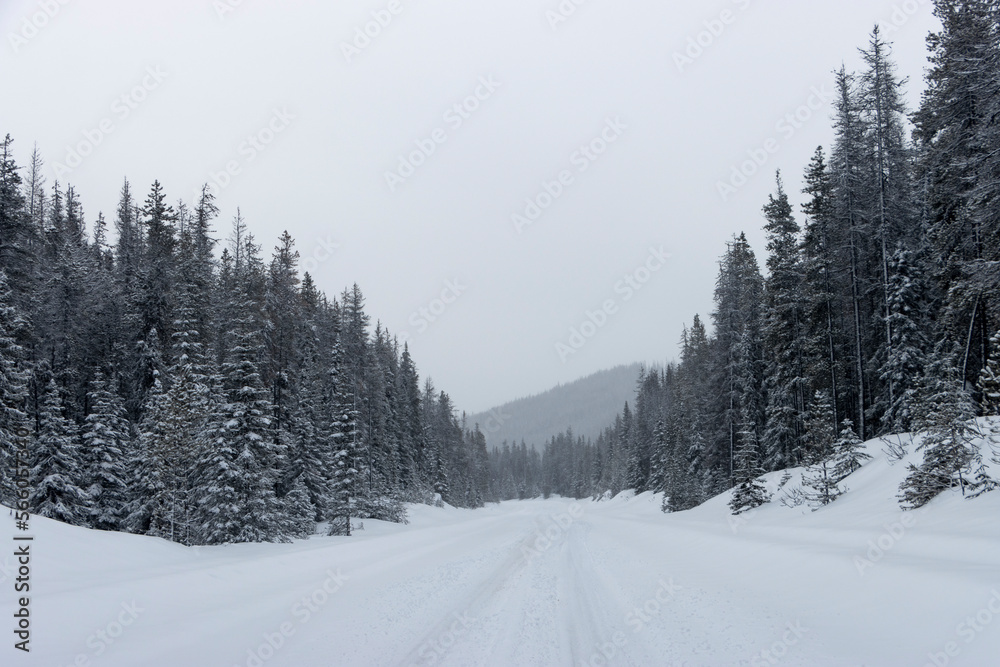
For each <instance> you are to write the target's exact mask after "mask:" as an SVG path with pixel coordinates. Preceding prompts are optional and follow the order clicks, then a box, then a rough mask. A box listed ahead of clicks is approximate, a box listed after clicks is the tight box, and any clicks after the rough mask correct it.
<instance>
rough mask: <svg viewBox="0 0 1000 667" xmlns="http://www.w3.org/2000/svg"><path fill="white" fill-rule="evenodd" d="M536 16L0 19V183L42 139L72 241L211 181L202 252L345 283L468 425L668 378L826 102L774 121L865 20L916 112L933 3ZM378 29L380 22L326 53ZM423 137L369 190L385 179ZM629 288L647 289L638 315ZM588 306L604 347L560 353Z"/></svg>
mask: <svg viewBox="0 0 1000 667" xmlns="http://www.w3.org/2000/svg"><path fill="white" fill-rule="evenodd" d="M576 2H581V0H576ZM562 5H563V6H564V7H575V5H574V4H573V2H572V0H565V1H564V2H563V3H562ZM45 7H47V8H48V9H47V10H46V9H44V8H45ZM559 7H560V2H559V0H503V1H499V0H498V1H496V2H488V3H487V2H474V1H473V2H457V1H452V2H444V1H442V0H420V1H419V2H412V1H408V0H397V1H396V2H390V0H364V1H350V2H345V1H338V2H328V1H322V2H321V1H319V0H315V1H312V2H307V1H305V0H298V1H296V0H291V1H289V0H282V1H281V2H278V1H277V0H274V1H270V2H268V1H265V0H242V2H240V0H218V1H216V2H213V0H155V1H151V0H61V2H60V1H59V0H2V3H0V34H2V37H3V44H2V45H0V76H2V80H3V88H4V93H3V99H2V101H0V132H9V133H11V134H12V135H13V137H14V139H15V141H16V142H17V143H16V156H17V158H18V160H19V162H20V163H21V164H25V163H26V162H27V158H28V156H29V154H30V151H31V146H32V143H33V142H37V143H38V145H39V148H40V150H41V151H42V154H43V155H44V157H45V159H46V162H47V165H46V166H47V176H48V178H49V183H50V184H51V182H52V181H53V180H54V179H55V178H56V175H57V173H56V172H57V169H59V167H58V165H61V164H64V165H66V167H67V169H71V170H70V171H68V172H63V173H62V175H61V177H60V181H61V182H63V183H66V182H70V183H72V184H73V185H75V186H76V187H77V189H78V190H79V191H80V193H81V195H82V199H83V204H84V208H85V211H86V213H87V217H88V221H92V220H93V219H94V218H95V217H96V215H97V213H98V212H99V211H104V213H105V214H106V215H107V217H108V218H109V219H110V218H112V217H113V212H114V206H115V202H116V200H117V195H118V190H119V188H120V185H121V182H122V180H123V178H125V177H128V178H129V179H130V181H131V182H132V184H133V186H134V187H135V189H136V190H137V191H138V192H140V193H142V195H143V197H144V196H145V193H146V192H147V191H148V188H149V185H150V184H151V183H152V181H153V180H154V179H159V180H160V181H161V182H162V183H163V184H164V186H165V188H166V189H167V192H168V194H169V195H170V197H171V198H172V199H174V200H176V199H181V198H183V199H185V200H190V199H191V198H192V193H193V192H194V191H195V189H196V188H197V187H198V186H199V185H200V184H201V183H203V182H205V181H211V180H213V178H214V176H213V175H218V174H222V173H223V172H224V171H225V170H226V167H227V164H228V165H229V166H230V167H234V169H233V170H232V171H234V172H238V173H235V175H233V176H232V177H231V179H230V182H228V183H226V178H224V177H219V178H216V179H215V180H216V182H218V183H221V184H223V185H225V187H221V188H219V189H218V203H219V205H220V208H221V210H222V216H221V217H220V219H219V221H218V234H217V236H219V237H220V238H225V237H226V236H227V235H228V227H229V223H230V220H231V218H232V216H233V215H234V214H235V212H236V207H237V206H239V207H240V208H241V209H242V212H243V215H244V217H246V219H247V220H248V222H249V224H250V226H251V229H252V230H253V231H254V233H255V234H256V235H257V238H258V240H260V241H261V242H262V243H263V245H264V247H265V249H266V250H267V252H268V254H269V253H270V250H271V248H273V246H274V245H275V241H276V239H277V236H278V235H279V234H280V233H281V231H282V230H285V229H287V230H288V231H289V232H290V233H291V234H292V235H293V236H294V237H295V238H296V240H297V242H298V248H299V250H300V252H301V254H302V259H303V261H304V263H305V264H306V265H307V268H309V269H310V270H311V272H312V273H313V274H314V276H315V277H316V280H317V281H318V283H319V285H320V286H321V287H322V288H323V289H325V290H326V291H327V292H328V293H330V294H331V295H332V294H337V293H339V292H340V291H341V290H342V289H343V288H344V287H345V286H347V285H348V284H350V283H352V282H355V281H356V282H358V283H359V284H360V285H361V287H362V289H363V291H364V293H365V295H366V296H367V298H368V305H369V311H370V313H371V315H372V317H373V321H374V320H376V319H379V320H381V321H382V322H383V323H384V324H385V325H387V326H388V327H389V328H390V330H392V331H394V332H397V333H400V334H402V333H404V332H405V333H406V334H408V338H409V342H410V345H411V348H412V349H413V353H414V355H415V358H416V360H417V363H418V365H419V367H420V370H421V373H422V375H424V376H427V375H430V376H431V377H433V378H434V381H435V383H436V384H437V386H438V387H440V388H443V389H445V390H446V391H448V392H449V393H450V394H451V395H452V397H453V399H454V400H455V401H456V403H457V405H458V406H459V407H460V408H461V409H464V410H468V411H470V412H471V411H476V410H481V409H486V408H489V407H492V406H494V405H496V404H499V403H502V402H505V401H507V400H510V399H514V398H516V397H519V396H523V395H527V394H532V393H536V392H539V391H543V390H545V389H548V388H550V387H551V386H554V385H555V384H557V383H561V382H568V381H572V380H574V379H576V378H578V377H582V376H584V375H588V374H590V373H592V372H595V371H598V370H601V369H604V368H608V367H610V366H614V365H616V364H620V363H628V362H633V361H663V360H665V359H668V358H673V357H674V356H675V354H676V350H677V341H678V339H679V336H680V333H681V329H682V326H683V325H684V323H685V322H690V320H691V318H692V316H693V315H694V314H695V313H701V314H702V315H703V316H707V314H708V313H709V312H710V311H711V308H712V290H713V285H714V281H715V277H716V272H717V268H718V267H717V261H718V258H719V256H720V255H721V254H722V252H723V251H724V249H725V243H726V241H727V240H728V239H729V238H731V236H732V235H733V234H734V233H738V232H739V231H741V230H745V231H746V232H747V234H748V236H749V238H750V239H751V241H752V243H753V245H754V247H755V249H756V250H757V252H758V257H759V258H760V259H761V260H762V261H763V257H764V243H763V235H762V234H761V232H760V225H761V216H760V208H761V206H762V205H763V204H764V202H765V201H766V198H767V194H768V193H769V192H770V191H771V190H772V187H773V172H774V170H775V169H778V168H780V169H782V170H783V172H784V174H785V179H786V185H787V189H788V190H789V191H791V192H793V193H794V194H795V196H796V198H797V197H798V191H799V190H800V188H801V173H802V170H803V168H804V167H805V165H806V163H807V161H808V159H809V158H810V156H811V155H812V153H813V151H814V150H815V148H816V146H817V145H819V144H823V145H828V144H829V141H830V136H831V131H830V122H829V109H828V107H827V106H826V105H824V106H823V108H822V109H820V110H818V111H815V112H811V117H809V118H808V119H807V120H805V122H803V123H800V124H799V125H800V127H794V126H793V125H791V124H787V123H786V124H782V125H780V126H779V122H781V121H782V119H783V118H784V116H785V115H786V114H788V113H794V112H795V111H796V109H797V108H798V107H800V106H802V105H806V104H809V103H810V102H813V103H815V102H816V101H817V98H812V99H811V96H813V95H814V91H820V92H823V93H824V94H825V93H828V92H832V90H833V87H832V74H831V72H832V70H834V69H835V68H837V67H839V66H840V64H841V62H846V64H847V66H848V68H849V69H854V68H857V67H859V58H858V56H857V47H859V46H862V45H864V44H865V43H866V41H867V37H868V33H869V32H870V31H871V29H872V26H873V25H874V24H875V23H876V22H878V23H881V24H882V25H883V26H885V27H887V28H890V27H891V28H892V30H891V31H889V32H888V33H887V34H888V37H889V38H890V39H891V40H892V41H893V42H894V44H895V56H896V59H897V61H898V63H899V66H900V73H901V74H903V75H906V76H909V77H910V79H911V83H910V86H909V97H910V100H911V105H912V106H915V105H916V103H917V101H918V100H919V91H920V89H921V87H922V81H921V76H922V71H923V67H924V65H925V62H926V56H925V46H924V39H925V36H926V35H927V33H928V31H929V30H931V29H932V28H934V26H935V20H934V17H933V16H932V14H931V3H930V2H929V0H923V1H922V2H920V1H918V0H906V1H904V0H877V1H873V0H840V1H839V2H795V3H791V2H780V3H779V2H776V1H772V2H763V1H762V0H735V1H734V0H714V1H712V2H704V1H699V2H694V1H686V2H662V1H661V0H614V1H612V0H583V1H582V2H581V4H580V6H579V7H575V11H574V12H573V13H572V14H571V15H570V16H568V17H566V20H565V21H559V22H558V23H556V22H555V20H554V19H553V18H552V17H553V16H554V15H553V14H548V15H547V12H559ZM392 10H396V13H395V14H393V13H392ZM46 11H47V12H48V13H49V14H52V16H51V17H49V16H47V15H46ZM373 12H375V14H374V18H373ZM723 12H728V13H726V14H724V13H723ZM389 17H391V21H389V20H387V19H388V18H389ZM377 18H381V19H382V22H383V23H386V24H387V25H386V26H385V27H384V28H383V27H381V26H376V25H371V26H369V29H370V32H372V33H376V36H375V37H373V38H370V40H369V41H368V43H367V45H366V42H365V41H364V40H361V39H358V40H357V44H359V45H361V46H362V47H363V48H357V47H355V48H356V51H354V52H348V53H345V48H344V44H351V43H352V42H354V41H355V40H356V38H357V34H358V33H357V31H358V30H361V31H364V29H365V26H366V24H367V23H369V22H370V21H373V20H375V19H377ZM560 18H562V17H561V16H560ZM706 22H708V23H707V25H706ZM376 28H377V29H376ZM711 29H714V32H715V33H716V34H711V32H710V30H711ZM702 32H704V34H702V35H701V36H700V39H701V41H702V43H703V44H707V46H706V47H705V48H703V49H702V53H701V54H700V55H698V54H697V52H696V51H692V54H693V55H696V56H697V57H696V58H694V59H693V62H688V63H685V64H683V66H682V67H679V66H678V62H677V59H676V57H675V54H677V53H683V52H684V50H685V49H687V47H688V46H689V40H692V39H693V40H698V39H699V33H702ZM154 74H155V76H154ZM481 81H485V82H490V83H489V85H486V84H485V83H481ZM824 86H825V90H824V88H823V87H824ZM477 94H478V96H479V97H480V98H482V99H479V100H475V99H473V100H469V102H468V106H469V107H470V109H471V108H473V107H475V109H474V110H471V111H463V112H462V113H461V114H460V113H458V112H455V111H454V110H453V107H454V105H456V104H461V103H463V100H466V98H469V96H473V97H475V96H476V95H477ZM123 95H124V96H125V97H124V99H123V97H122V96H123ZM449 110H452V111H451V112H449ZM805 116H810V113H805V112H803V117H805ZM609 123H610V124H609ZM109 129H110V130H111V131H110V132H108V131H107V130H109ZM436 131H437V132H436ZM602 133H603V134H604V135H605V138H607V139H612V138H613V139H615V140H614V141H613V142H612V143H609V144H607V145H606V150H605V151H604V152H603V154H601V155H596V154H593V153H592V154H591V155H592V156H593V158H594V159H591V158H588V157H586V156H584V154H583V153H580V152H579V149H580V147H581V146H583V145H586V144H590V143H591V142H592V141H594V140H597V139H599V138H600V137H601V136H602ZM250 136H257V137H258V140H257V145H256V146H255V145H254V144H253V143H250V142H248V137H250ZM435 138H437V139H438V140H439V141H440V140H441V139H444V141H443V143H437V144H436V145H435V149H434V152H433V154H432V155H430V157H427V158H426V159H424V160H420V159H419V158H420V157H421V156H416V157H417V158H418V159H417V160H415V161H416V162H422V164H421V165H420V166H419V167H418V168H416V169H415V170H414V172H413V174H412V175H409V176H408V177H407V178H405V179H404V180H403V182H402V183H399V182H395V181H394V183H393V187H392V188H390V185H389V184H388V183H387V179H386V172H394V171H397V170H398V169H399V161H400V156H401V155H402V156H408V155H409V154H410V153H411V152H413V151H415V150H418V146H417V142H422V143H423V144H424V146H425V147H426V146H428V143H427V142H428V141H430V142H432V143H434V139H435ZM769 139H773V140H774V143H773V144H771V146H770V147H771V148H772V149H774V148H775V147H777V148H778V150H777V152H776V153H774V154H772V155H769V156H768V157H767V161H766V164H765V165H764V166H763V167H762V168H761V169H760V173H758V174H757V175H755V176H753V177H752V178H750V179H749V180H748V182H747V183H746V185H744V186H742V187H740V188H739V189H738V190H737V191H736V192H735V194H731V196H729V197H728V199H727V200H726V201H723V198H722V197H721V196H720V195H719V193H718V190H717V184H718V183H719V181H725V180H727V179H728V178H729V177H730V175H731V171H732V169H733V167H734V166H737V165H739V164H741V163H742V162H744V161H745V160H747V159H749V155H748V151H750V152H753V151H758V154H759V151H760V150H761V149H763V148H764V146H765V143H766V142H767V141H768V140H769ZM267 142H269V143H267ZM81 143H83V144H84V145H83V146H82V147H80V151H79V152H88V153H89V154H88V155H86V156H85V157H82V159H80V160H79V164H77V160H76V159H72V158H73V156H72V155H71V152H70V150H71V148H72V147H79V146H80V144H81ZM88 143H94V144H98V145H96V146H94V147H93V148H92V150H88V149H90V148H91V147H90V146H89V145H87V144H88ZM594 148H595V150H601V148H602V143H601V141H596V143H595V145H594ZM584 167H586V168H585V169H584ZM59 170H60V171H62V170H61V169H59ZM561 172H566V173H563V174H562V176H563V179H564V183H566V184H565V185H563V186H561V187H562V192H561V193H559V194H558V196H557V197H555V198H554V201H552V203H551V205H550V206H549V207H548V208H547V209H546V210H545V211H544V212H543V213H542V214H541V216H539V217H538V218H537V219H536V220H534V221H533V222H531V224H530V225H526V226H524V225H522V226H521V228H520V229H518V228H517V227H516V225H515V223H514V222H513V221H512V215H513V214H515V213H520V214H522V215H524V214H525V209H526V207H527V204H526V200H527V199H529V198H538V197H539V195H541V194H543V193H545V189H544V188H543V182H552V181H558V179H559V177H560V174H561ZM405 173H406V172H405V171H404V174H405ZM550 189H551V190H552V191H553V192H557V193H558V190H559V188H558V187H556V186H552V185H550ZM541 199H542V203H543V204H548V203H549V202H548V201H546V198H545V196H542V198H541ZM333 246H336V247H335V249H333V251H332V252H330V251H328V248H332V247H333ZM651 248H652V249H655V250H657V251H659V249H660V248H662V249H663V251H665V252H666V253H669V254H670V255H671V256H670V258H669V259H667V260H666V262H665V263H663V262H662V261H661V260H657V259H656V258H655V255H656V253H653V254H651ZM647 262H649V264H648V266H649V268H652V269H656V270H652V271H649V269H648V268H642V267H645V266H646V265H647ZM661 264H662V267H661V266H660V265H661ZM637 271H638V273H637V274H636V272H637ZM646 271H648V273H645V272H646ZM626 275H633V276H635V278H634V279H633V280H634V281H641V280H644V279H647V278H648V280H647V282H645V284H643V285H642V289H640V290H638V291H635V290H634V289H633V288H632V287H630V286H629V285H628V283H626V282H623V279H624V277H625V276H626ZM636 284H638V283H636ZM446 291H447V293H446V294H445V296H446V297H447V300H448V301H451V303H448V304H445V303H444V302H443V301H442V302H436V300H437V299H440V298H441V296H442V293H443V292H446ZM455 293H458V294H459V295H458V296H457V298H454V296H453V295H454V294H455ZM630 293H631V297H630ZM605 302H608V305H609V308H608V311H609V312H610V315H607V316H606V317H595V318H594V319H596V320H597V321H598V323H601V324H603V326H600V327H598V326H593V327H583V329H584V331H583V333H585V334H593V335H592V336H591V337H590V338H586V339H585V344H584V345H583V346H582V347H581V348H580V349H579V350H576V351H575V353H574V354H572V355H568V354H566V352H565V349H564V350H563V354H562V355H560V354H559V352H558V351H557V344H558V343H563V344H565V345H566V346H570V345H571V343H573V342H575V343H577V344H578V345H579V343H580V340H576V341H571V329H572V328H574V327H576V328H577V329H580V328H581V325H583V324H584V322H587V321H588V317H587V313H588V312H591V313H594V312H596V311H599V310H601V309H602V307H603V306H604V305H605ZM422 308H423V309H425V310H426V311H427V314H429V315H430V317H425V316H424V315H423V314H421V309H422ZM434 313H438V314H437V315H435V314H434ZM431 318H433V320H434V321H433V322H431V321H430V319H431Z"/></svg>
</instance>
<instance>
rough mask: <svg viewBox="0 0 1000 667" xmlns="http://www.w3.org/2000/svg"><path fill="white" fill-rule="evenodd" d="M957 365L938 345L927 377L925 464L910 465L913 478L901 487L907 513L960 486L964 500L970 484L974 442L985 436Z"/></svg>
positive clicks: (923, 419) (924, 396)
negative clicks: (908, 510)
mask: <svg viewBox="0 0 1000 667" xmlns="http://www.w3.org/2000/svg"><path fill="white" fill-rule="evenodd" d="M954 360H955V355H954V353H953V352H952V353H949V352H946V351H945V350H944V349H943V346H938V349H937V350H935V353H934V356H933V360H932V361H931V362H930V363H929V364H928V368H927V373H926V375H925V376H924V378H923V382H922V387H921V404H920V409H921V417H920V419H919V420H917V422H916V427H917V428H918V429H919V430H921V431H923V440H922V442H921V443H920V446H919V449H920V450H922V451H923V452H924V459H923V461H922V462H921V464H920V465H919V466H915V465H913V464H911V465H910V466H909V471H910V474H909V475H908V476H907V478H906V479H905V480H904V481H903V483H902V484H901V485H900V496H899V499H900V504H901V505H902V506H903V507H904V508H905V509H913V508H917V507H922V506H924V505H926V504H927V503H928V502H930V501H931V500H933V499H934V498H935V497H937V496H938V495H939V494H940V493H941V492H943V491H945V490H947V489H950V488H953V487H956V486H957V487H960V488H961V489H962V493H963V495H964V494H965V492H966V486H967V485H968V483H969V479H968V476H969V468H970V465H971V463H972V461H973V459H974V457H975V453H976V449H975V445H974V440H975V439H976V438H981V437H982V434H981V433H980V431H979V429H978V426H977V425H976V423H975V417H976V411H975V405H974V403H973V401H972V398H971V397H970V396H969V393H968V392H967V391H966V390H965V388H964V386H963V385H964V383H963V381H962V379H961V376H960V372H959V370H958V368H957V366H956V364H955V361H954Z"/></svg>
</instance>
